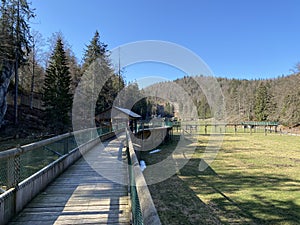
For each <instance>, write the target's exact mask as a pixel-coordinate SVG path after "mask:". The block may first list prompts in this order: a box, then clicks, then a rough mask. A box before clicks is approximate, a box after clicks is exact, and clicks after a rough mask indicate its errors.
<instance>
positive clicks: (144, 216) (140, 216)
mask: <svg viewBox="0 0 300 225" xmlns="http://www.w3.org/2000/svg"><path fill="white" fill-rule="evenodd" d="M126 147H127V149H126V150H127V158H128V170H129V181H130V195H131V211H132V223H133V224H134V225H160V224H161V222H160V219H159V216H158V214H157V211H156V208H155V206H154V203H153V200H152V197H151V194H150V192H149V189H148V186H147V183H146V181H145V178H144V175H143V173H142V171H141V168H140V165H139V161H138V159H137V157H136V154H135V151H134V148H133V144H132V141H131V138H130V134H129V132H128V131H126Z"/></svg>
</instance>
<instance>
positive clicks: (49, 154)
mask: <svg viewBox="0 0 300 225" xmlns="http://www.w3.org/2000/svg"><path fill="white" fill-rule="evenodd" d="M123 127H124V126H123V125H119V126H118V129H121V128H123ZM92 130H95V129H86V130H83V131H76V132H74V133H66V134H63V135H59V136H56V137H53V138H49V139H46V140H42V141H39V142H35V143H32V144H28V145H25V146H18V147H16V148H13V149H10V150H6V151H3V152H0V194H1V193H3V192H5V191H7V190H9V189H10V188H13V187H16V186H17V184H18V183H20V182H21V181H23V180H25V179H26V178H28V177H30V176H31V175H33V174H35V173H36V172H38V171H39V170H41V169H42V168H44V167H45V166H47V165H49V164H50V163H52V162H54V161H55V160H57V159H58V158H60V157H62V156H63V155H66V154H69V153H70V152H71V151H72V150H73V149H75V148H77V143H76V140H75V137H74V134H76V138H81V139H82V140H84V141H85V142H86V141H88V140H91V139H93V138H95V137H94V136H95V132H90V131H92ZM112 130H113V129H107V128H104V129H101V128H98V129H97V133H98V135H99V136H100V135H103V134H106V133H109V132H111V131H112Z"/></svg>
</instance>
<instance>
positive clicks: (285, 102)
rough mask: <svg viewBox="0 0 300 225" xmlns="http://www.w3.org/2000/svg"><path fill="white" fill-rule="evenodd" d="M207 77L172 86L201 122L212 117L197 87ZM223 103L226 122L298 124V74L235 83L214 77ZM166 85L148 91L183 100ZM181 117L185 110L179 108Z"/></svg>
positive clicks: (190, 79)
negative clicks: (156, 91)
mask: <svg viewBox="0 0 300 225" xmlns="http://www.w3.org/2000/svg"><path fill="white" fill-rule="evenodd" d="M206 79H207V77H204V76H196V77H184V78H182V79H177V80H175V83H177V84H178V85H180V86H181V87H183V88H184V90H185V92H186V93H187V94H188V95H189V98H191V99H192V101H193V104H194V105H195V106H196V107H197V110H198V116H199V118H201V119H207V118H210V117H212V113H211V107H210V105H209V104H208V102H207V99H206V96H205V95H204V93H203V91H202V90H201V87H200V85H199V84H205V83H206ZM217 81H218V83H219V85H220V87H221V90H222V92H223V95H224V100H225V104H226V114H227V116H226V118H227V121H228V122H241V121H247V120H254V121H279V122H280V123H281V124H283V125H289V126H291V125H296V124H298V123H300V74H294V75H290V76H286V77H279V78H275V79H267V80H239V79H227V78H217ZM167 84H168V82H166V83H160V84H156V85H154V86H152V87H149V88H148V90H151V89H152V90H153V89H157V90H163V91H165V92H169V93H165V96H170V98H169V99H171V100H172V101H174V102H185V101H184V100H181V98H186V96H185V97H184V96H182V95H181V94H179V93H177V92H176V90H174V89H169V88H164V87H165V86H166V85H167ZM179 110H180V111H181V112H183V113H184V114H186V113H188V109H184V108H182V106H179Z"/></svg>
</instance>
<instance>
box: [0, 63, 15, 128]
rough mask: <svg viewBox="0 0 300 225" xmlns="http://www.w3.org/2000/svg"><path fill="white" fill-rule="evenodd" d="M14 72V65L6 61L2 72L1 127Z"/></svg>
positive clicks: (0, 96)
mask: <svg viewBox="0 0 300 225" xmlns="http://www.w3.org/2000/svg"><path fill="white" fill-rule="evenodd" d="M12 74H13V69H12V65H11V64H9V63H4V65H3V66H2V70H1V73H0V127H1V125H2V124H3V119H4V116H5V113H6V109H7V102H6V95H7V91H8V86H9V83H10V78H11V76H12Z"/></svg>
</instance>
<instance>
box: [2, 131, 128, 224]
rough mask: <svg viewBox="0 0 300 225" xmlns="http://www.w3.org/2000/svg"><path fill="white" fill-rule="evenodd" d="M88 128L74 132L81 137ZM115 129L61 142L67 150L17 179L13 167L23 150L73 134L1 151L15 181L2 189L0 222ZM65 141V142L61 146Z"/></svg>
mask: <svg viewBox="0 0 300 225" xmlns="http://www.w3.org/2000/svg"><path fill="white" fill-rule="evenodd" d="M123 130H124V129H122V131H123ZM88 131H95V129H88V130H84V131H76V132H77V133H76V132H75V133H76V134H77V135H78V134H83V136H85V135H86V134H87V133H89V132H88ZM118 132H121V130H120V131H119V130H118V131H114V132H110V133H106V134H103V135H101V136H100V138H99V136H98V135H96V136H95V135H94V136H92V135H91V134H95V132H90V134H88V135H90V136H89V137H90V138H89V139H85V140H87V141H86V143H84V144H82V145H80V146H77V145H73V146H72V145H68V144H69V141H67V142H65V143H63V144H64V145H63V146H64V147H65V146H66V147H67V148H68V152H66V153H65V154H64V155H63V156H61V157H59V158H57V159H56V160H55V161H53V162H51V163H50V164H49V165H47V166H46V167H44V168H42V169H41V170H39V171H37V172H35V173H34V174H32V175H31V176H29V177H27V178H26V179H25V180H23V181H21V182H20V180H19V179H18V177H19V176H20V174H18V172H17V171H18V170H19V169H20V168H15V167H18V166H19V167H20V155H22V154H25V153H26V152H30V151H31V150H33V149H36V148H40V147H42V146H43V144H49V143H50V144H51V143H55V142H57V141H60V140H64V139H65V138H69V137H72V138H73V134H75V133H68V134H63V135H60V136H57V137H54V138H50V139H47V140H44V141H40V142H37V143H33V144H30V145H26V146H24V147H22V148H17V149H11V150H9V151H7V152H2V153H1V157H2V159H3V157H9V158H12V160H9V161H8V163H7V164H8V165H6V166H11V164H13V166H14V171H9V174H11V176H12V178H14V179H15V181H14V183H13V186H12V187H10V189H8V190H6V191H5V192H4V193H3V194H1V195H0V225H4V224H6V223H7V222H8V221H9V220H10V219H11V218H12V217H13V216H14V215H16V214H17V213H18V212H20V211H21V210H22V209H23V208H24V206H25V205H26V204H28V203H29V202H30V201H31V200H32V199H33V198H34V197H35V196H36V195H37V194H39V193H40V192H41V191H42V190H43V189H44V188H45V187H47V185H48V184H49V183H50V182H52V181H53V180H54V179H55V178H56V177H57V176H58V175H59V174H61V173H62V172H63V171H64V170H66V169H67V168H68V167H69V166H70V165H72V164H73V163H74V162H75V161H77V160H78V159H79V158H80V157H81V156H82V154H84V153H85V152H87V151H89V150H90V149H91V148H92V147H93V146H95V145H96V144H98V143H100V139H101V140H105V139H108V138H111V137H113V136H114V135H115V134H116V133H118ZM66 143H67V145H65V144H66ZM46 152H48V151H46ZM0 166H1V165H0ZM16 177H17V178H16Z"/></svg>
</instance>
